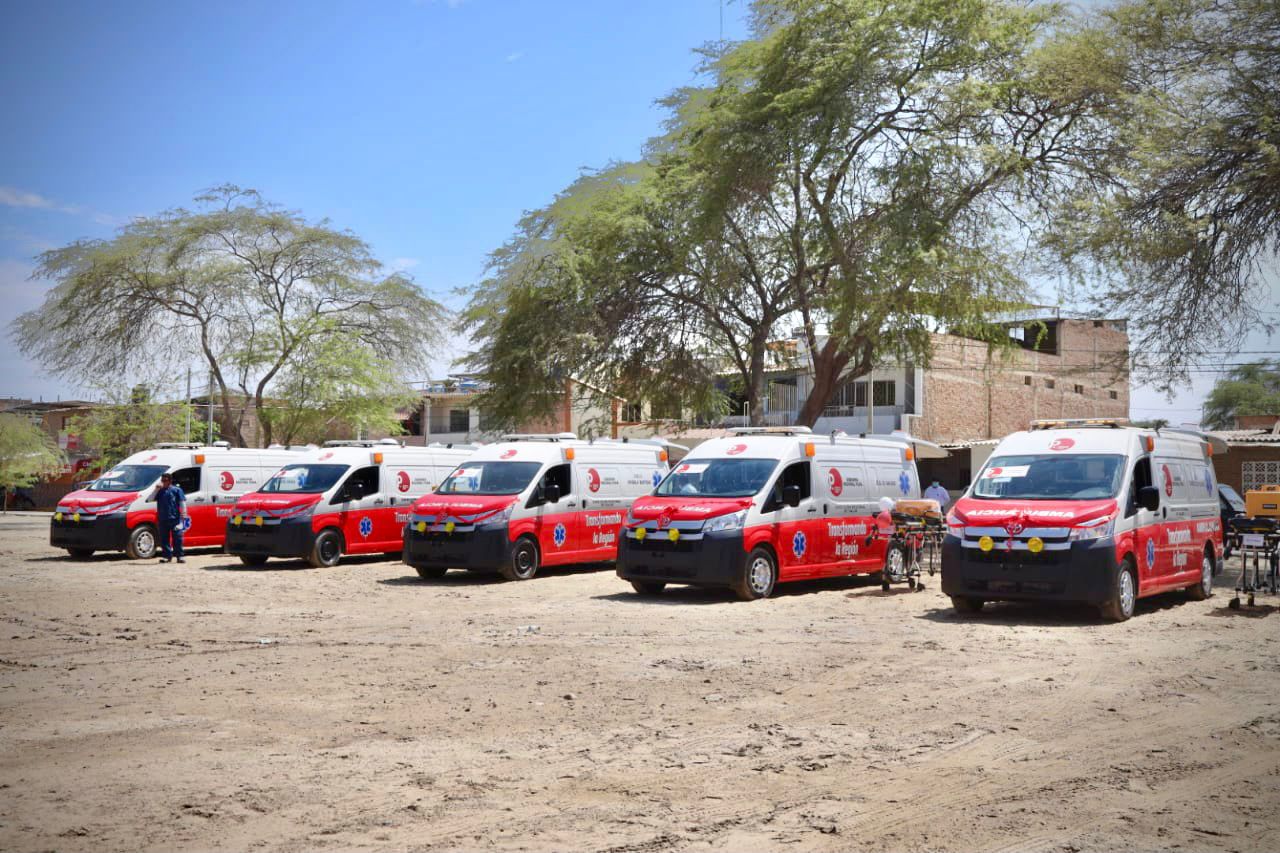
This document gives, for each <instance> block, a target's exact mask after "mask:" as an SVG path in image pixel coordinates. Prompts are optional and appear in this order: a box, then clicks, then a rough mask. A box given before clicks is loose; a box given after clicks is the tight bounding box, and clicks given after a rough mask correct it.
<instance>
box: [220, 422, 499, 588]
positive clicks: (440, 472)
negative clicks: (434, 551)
mask: <svg viewBox="0 0 1280 853" xmlns="http://www.w3.org/2000/svg"><path fill="white" fill-rule="evenodd" d="M476 447H477V446H476V445H472V444H466V445H430V446H427V447H401V446H400V445H399V444H398V443H397V442H396V441H395V440H394V439H383V440H381V441H330V442H326V444H325V446H324V447H322V448H318V449H316V450H313V451H311V452H310V453H308V454H306V455H305V456H304V457H302V458H299V459H295V460H292V463H293V464H290V465H285V466H282V467H280V468H279V469H278V470H277V471H275V472H273V476H272V477H271V478H270V479H269V480H268V481H266V482H265V483H264V484H263V486H262V487H261V489H260V490H258V491H255V492H253V493H251V494H248V495H245V496H243V497H242V498H241V499H240V500H239V501H238V502H237V503H236V506H235V511H234V512H233V513H232V515H231V517H230V519H229V520H228V522H227V545H226V548H227V552H228V553H230V554H235V555H237V556H239V557H240V559H241V560H242V561H243V562H245V563H246V564H249V565H261V564H263V563H265V562H266V561H267V559H268V558H269V557H304V558H306V559H308V560H310V561H311V563H312V564H313V565H316V566H333V565H336V564H337V563H338V561H339V559H341V556H342V555H343V554H379V553H382V554H392V553H395V552H397V551H399V550H400V547H401V531H402V529H403V527H404V524H405V522H407V521H408V519H409V508H410V506H412V504H413V502H414V501H415V500H417V499H418V498H419V497H421V496H422V495H424V494H427V493H429V492H430V491H431V490H432V489H434V488H435V487H436V486H437V485H438V484H439V483H440V482H441V481H443V480H444V479H445V477H447V476H448V474H449V472H450V471H452V470H453V469H454V468H456V467H457V466H458V464H459V463H460V462H462V461H463V460H464V459H466V458H467V457H469V456H470V455H471V454H472V453H474V452H475V450H476Z"/></svg>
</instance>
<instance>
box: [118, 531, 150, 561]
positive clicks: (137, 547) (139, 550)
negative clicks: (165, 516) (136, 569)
mask: <svg viewBox="0 0 1280 853" xmlns="http://www.w3.org/2000/svg"><path fill="white" fill-rule="evenodd" d="M124 552H125V553H126V554H128V555H129V557H130V559H134V560H150V559H151V558H152V557H154V556H155V555H156V529H155V528H154V527H152V526H151V525H150V524H139V525H138V526H137V527H135V528H133V530H131V531H130V532H129V544H127V545H125V546H124Z"/></svg>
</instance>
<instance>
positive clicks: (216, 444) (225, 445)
mask: <svg viewBox="0 0 1280 853" xmlns="http://www.w3.org/2000/svg"><path fill="white" fill-rule="evenodd" d="M209 446H210V447H221V448H223V449H225V450H230V449H231V442H229V441H215V442H214V443H213V444H211V445H209Z"/></svg>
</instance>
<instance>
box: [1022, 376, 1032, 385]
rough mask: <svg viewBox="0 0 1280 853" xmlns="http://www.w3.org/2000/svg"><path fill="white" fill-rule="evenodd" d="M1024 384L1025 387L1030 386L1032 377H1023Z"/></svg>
mask: <svg viewBox="0 0 1280 853" xmlns="http://www.w3.org/2000/svg"><path fill="white" fill-rule="evenodd" d="M1022 384H1023V385H1030V384H1031V377H1030V376H1024V377H1022Z"/></svg>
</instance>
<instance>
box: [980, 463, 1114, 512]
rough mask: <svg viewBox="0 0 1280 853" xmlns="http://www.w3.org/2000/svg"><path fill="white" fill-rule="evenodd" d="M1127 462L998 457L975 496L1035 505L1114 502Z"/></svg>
mask: <svg viewBox="0 0 1280 853" xmlns="http://www.w3.org/2000/svg"><path fill="white" fill-rule="evenodd" d="M1124 459H1125V458H1124V457H1123V456H1119V455H1110V454H1106V455H1104V454H1091V453H1073V454H1062V453H1055V454H1053V455H1051V456H996V457H993V458H991V459H989V460H987V465H986V467H985V468H983V469H982V473H981V474H979V475H978V480H977V482H975V483H974V486H973V495H974V497H978V498H1016V499H1018V500H1031V501H1069V500H1094V499H1100V498H1113V497H1115V496H1116V493H1117V492H1119V491H1120V481H1121V480H1122V479H1124V470H1125V466H1124Z"/></svg>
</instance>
